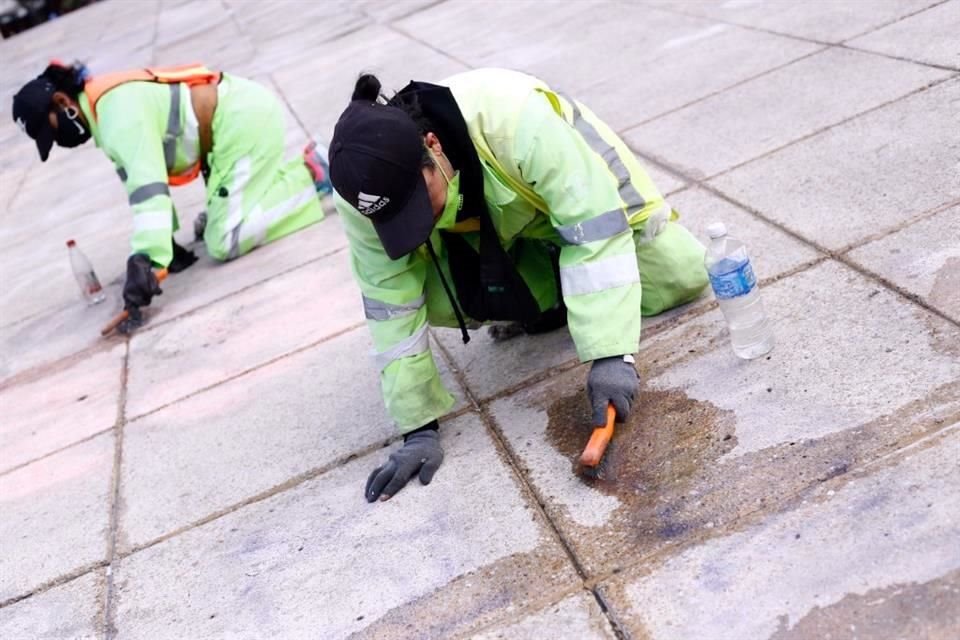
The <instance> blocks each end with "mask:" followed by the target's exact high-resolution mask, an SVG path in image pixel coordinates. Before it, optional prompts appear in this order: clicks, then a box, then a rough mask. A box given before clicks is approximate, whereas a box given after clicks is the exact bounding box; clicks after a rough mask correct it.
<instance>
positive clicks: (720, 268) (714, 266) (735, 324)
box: [704, 222, 774, 360]
mask: <svg viewBox="0 0 960 640" xmlns="http://www.w3.org/2000/svg"><path fill="white" fill-rule="evenodd" d="M707 233H708V234H709V235H710V246H709V247H707V255H706V257H705V258H704V266H705V267H706V268H707V274H708V275H709V276H710V286H711V287H712V288H713V293H714V295H715V296H716V297H717V302H719V303H720V311H722V312H723V316H724V318H726V320H727V326H728V327H729V328H730V340H731V343H732V346H733V352H734V353H735V354H737V355H738V356H739V357H741V358H744V359H747V360H752V359H753V358H759V357H760V356H763V355H766V354H768V353H769V352H770V350H771V349H773V343H774V341H773V330H772V327H771V326H770V321H769V319H768V318H767V314H766V311H765V310H764V308H763V301H762V300H761V299H760V287H759V286H758V285H757V277H756V275H754V273H753V267H752V266H751V264H750V256H749V254H747V248H746V246H745V245H744V244H743V242H741V241H740V240H738V239H736V238H733V237H731V236H728V235H727V227H726V226H725V225H724V224H723V223H722V222H715V223H714V224H711V225H710V226H709V227H707Z"/></svg>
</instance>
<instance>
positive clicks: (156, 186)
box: [130, 182, 170, 206]
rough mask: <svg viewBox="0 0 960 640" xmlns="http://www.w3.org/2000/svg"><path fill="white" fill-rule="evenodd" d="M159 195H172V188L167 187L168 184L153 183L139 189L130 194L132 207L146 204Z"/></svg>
mask: <svg viewBox="0 0 960 640" xmlns="http://www.w3.org/2000/svg"><path fill="white" fill-rule="evenodd" d="M159 195H165V196H168V195H170V187H169V186H167V183H166V182H151V183H149V184H145V185H143V186H142V187H137V188H136V189H134V190H133V193H131V194H130V206H133V205H137V204H140V203H141V202H146V201H147V200H149V199H150V198H152V197H153V196H159Z"/></svg>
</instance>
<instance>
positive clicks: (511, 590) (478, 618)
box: [349, 550, 576, 640]
mask: <svg viewBox="0 0 960 640" xmlns="http://www.w3.org/2000/svg"><path fill="white" fill-rule="evenodd" d="M568 571H570V572H571V573H572V569H570V567H569V564H567V561H566V557H565V556H563V555H562V554H560V553H549V551H545V550H536V551H532V552H530V553H518V554H513V555H510V556H507V557H505V558H502V559H500V560H498V561H496V562H493V563H491V564H489V565H486V566H484V567H481V568H479V569H477V570H475V571H471V572H469V573H465V574H463V575H461V576H459V577H457V578H454V579H453V580H451V581H449V582H448V583H447V584H445V585H443V586H442V587H440V588H438V589H436V590H434V591H432V592H431V593H428V594H426V595H424V596H421V597H420V598H417V599H416V600H413V601H411V602H408V603H406V604H403V605H401V606H399V607H395V608H394V609H391V610H390V611H389V612H387V613H386V614H384V615H383V616H382V617H380V618H379V619H378V620H375V621H373V622H372V623H371V624H370V626H368V627H366V628H364V629H362V630H361V631H357V632H355V633H353V634H351V635H350V636H349V637H350V638H351V639H356V640H359V639H361V638H370V639H376V640H380V639H383V638H423V639H429V638H450V637H460V636H462V635H465V634H468V633H470V632H472V631H475V630H477V629H479V628H480V627H483V626H486V625H488V624H491V623H493V622H496V621H497V619H498V618H502V617H503V616H504V615H505V614H507V613H508V611H507V610H508V608H510V607H512V609H511V610H510V612H509V613H510V615H511V616H516V615H518V614H521V613H523V612H527V611H536V610H538V609H540V608H542V607H545V606H547V605H548V604H550V603H551V602H553V601H554V600H556V599H557V597H558V596H559V595H560V594H561V592H562V591H564V590H567V589H569V587H570V585H571V584H572V582H571V581H573V580H576V576H575V574H573V575H572V577H570V578H567V579H563V574H564V573H565V572H568ZM363 616H365V612H363V611H357V612H356V619H357V620H360V619H362V618H363Z"/></svg>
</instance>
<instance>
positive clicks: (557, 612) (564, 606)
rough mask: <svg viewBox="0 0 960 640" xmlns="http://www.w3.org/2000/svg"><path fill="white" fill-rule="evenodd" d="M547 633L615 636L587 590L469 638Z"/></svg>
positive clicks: (495, 639)
mask: <svg viewBox="0 0 960 640" xmlns="http://www.w3.org/2000/svg"><path fill="white" fill-rule="evenodd" d="M549 637H552V638H584V639H593V640H604V639H605V640H613V639H614V638H615V637H616V636H615V635H614V634H613V632H612V631H611V630H610V623H609V622H608V621H607V620H606V618H604V616H603V612H602V611H601V610H600V606H599V605H598V604H597V601H596V599H595V598H594V597H593V595H591V594H587V593H578V594H577V595H573V596H570V597H568V598H564V599H563V600H561V601H560V602H558V603H557V604H555V605H551V606H549V607H544V608H543V609H541V610H540V611H537V612H536V613H532V614H530V615H527V616H524V617H522V618H520V619H519V620H517V621H516V622H512V623H508V624H502V625H496V626H494V628H492V629H487V630H485V631H483V632H482V633H478V634H476V635H474V636H471V638H472V640H501V639H502V640H513V639H514V638H549Z"/></svg>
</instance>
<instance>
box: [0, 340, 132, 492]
mask: <svg viewBox="0 0 960 640" xmlns="http://www.w3.org/2000/svg"><path fill="white" fill-rule="evenodd" d="M125 351H126V348H125V347H124V346H122V345H119V346H117V347H115V348H113V349H110V350H107V351H102V352H100V353H97V354H93V355H91V356H90V357H87V358H83V359H82V360H78V361H76V362H74V363H72V365H71V366H64V367H62V368H58V369H57V370H55V371H52V372H48V373H47V375H44V376H43V377H39V378H34V379H33V380H28V381H24V382H22V383H20V384H13V385H10V386H5V387H3V388H2V389H0V407H2V412H3V424H2V425H0V473H2V472H4V471H6V470H7V469H10V468H12V467H16V466H18V465H21V464H23V463H25V462H28V461H30V460H33V459H35V458H39V457H40V456H43V455H46V454H48V453H51V452H53V451H56V450H57V449H60V448H62V447H65V446H67V445H70V444H73V443H74V442H77V441H79V440H82V439H84V438H87V437H89V436H91V435H93V434H95V433H98V432H100V431H104V430H106V429H109V428H111V427H112V426H113V425H114V424H115V423H116V421H117V405H118V401H119V398H120V377H121V375H122V373H123V358H124V353H125Z"/></svg>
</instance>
